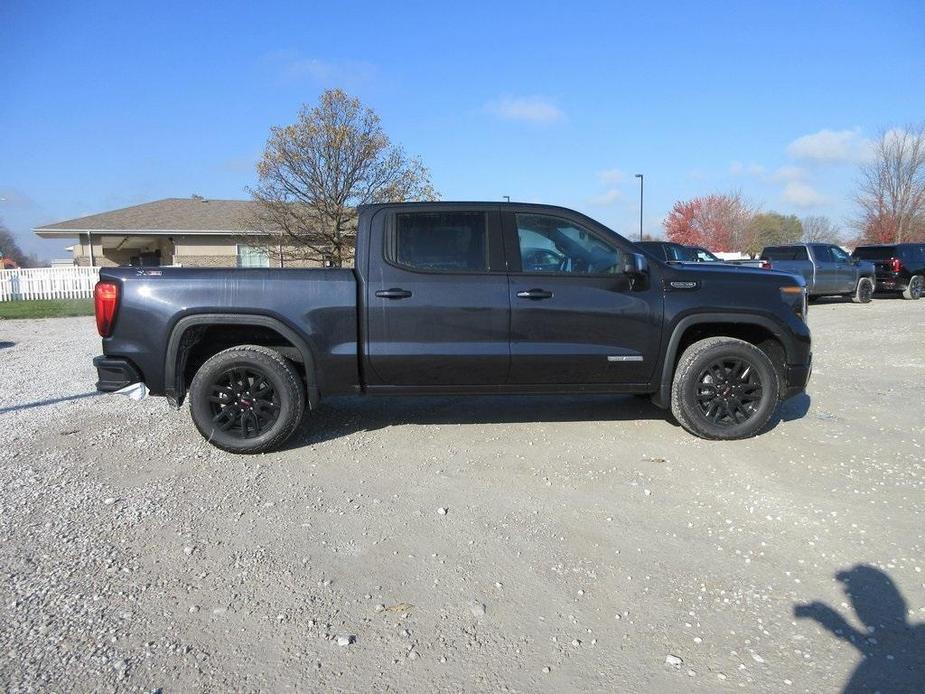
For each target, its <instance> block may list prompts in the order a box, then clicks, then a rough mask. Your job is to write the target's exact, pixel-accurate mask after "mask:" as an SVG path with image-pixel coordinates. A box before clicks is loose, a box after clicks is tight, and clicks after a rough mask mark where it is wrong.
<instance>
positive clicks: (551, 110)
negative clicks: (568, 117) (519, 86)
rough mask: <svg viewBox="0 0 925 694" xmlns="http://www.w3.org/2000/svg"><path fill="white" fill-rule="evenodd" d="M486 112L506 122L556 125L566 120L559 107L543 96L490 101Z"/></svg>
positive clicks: (504, 98)
mask: <svg viewBox="0 0 925 694" xmlns="http://www.w3.org/2000/svg"><path fill="white" fill-rule="evenodd" d="M485 110H486V111H487V112H488V113H491V114H493V115H495V116H498V117H499V118H504V119H505V120H520V121H527V122H530V123H554V122H556V121H560V120H562V119H563V118H565V114H564V113H562V111H561V110H560V109H559V107H558V106H556V105H555V104H554V103H552V102H551V101H549V100H548V99H545V98H543V97H541V96H521V97H503V98H501V99H495V100H494V101H489V102H488V103H487V104H485Z"/></svg>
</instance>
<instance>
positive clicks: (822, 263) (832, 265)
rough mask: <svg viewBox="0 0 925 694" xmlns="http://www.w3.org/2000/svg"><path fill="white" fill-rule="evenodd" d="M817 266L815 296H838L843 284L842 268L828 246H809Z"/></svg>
mask: <svg viewBox="0 0 925 694" xmlns="http://www.w3.org/2000/svg"><path fill="white" fill-rule="evenodd" d="M809 248H810V251H811V252H812V254H813V259H814V263H815V266H816V282H815V286H814V287H813V294H838V293H839V292H840V291H842V290H840V289H839V286H840V284H841V280H840V274H841V268H840V267H839V265H838V263H837V262H836V261H835V256H834V255H832V250H831V248H830V247H829V246H826V245H819V244H817V245H813V246H809Z"/></svg>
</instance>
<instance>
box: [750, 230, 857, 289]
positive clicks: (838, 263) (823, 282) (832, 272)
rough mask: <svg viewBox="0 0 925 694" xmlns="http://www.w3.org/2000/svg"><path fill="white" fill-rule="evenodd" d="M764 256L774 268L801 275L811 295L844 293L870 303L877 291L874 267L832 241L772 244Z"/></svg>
mask: <svg viewBox="0 0 925 694" xmlns="http://www.w3.org/2000/svg"><path fill="white" fill-rule="evenodd" d="M761 259H762V260H766V261H768V263H769V264H770V269H773V270H782V271H783V272H789V273H792V274H794V275H801V276H802V277H803V279H805V280H806V291H807V292H808V293H809V296H810V297H813V298H815V297H820V296H834V295H841V296H847V297H851V300H852V301H854V302H855V303H857V304H866V303H867V302H869V301H870V300H871V297H872V296H873V293H874V266H873V264H872V263H868V262H866V261H862V260H858V259H857V258H852V257H851V256H850V255H848V253H847V252H846V251H845V250H844V249H842V248H840V247H839V246H836V245H835V244H831V243H795V244H789V245H786V246H769V247H767V248H765V249H764V250H763V251H761Z"/></svg>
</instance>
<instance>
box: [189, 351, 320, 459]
mask: <svg viewBox="0 0 925 694" xmlns="http://www.w3.org/2000/svg"><path fill="white" fill-rule="evenodd" d="M242 374H244V375H243V376H242ZM252 391H253V392H252ZM189 393H190V398H189V400H190V413H191V415H192V417H193V423H194V424H195V425H196V428H197V429H199V433H200V434H202V436H203V438H204V439H206V441H208V442H209V443H211V444H212V445H213V446H216V447H218V448H221V449H222V450H225V451H228V452H229V453H264V452H266V451H271V450H274V449H276V448H278V447H279V446H281V445H282V444H283V443H284V442H285V441H286V439H288V438H289V437H290V436H292V433H293V432H294V431H295V430H296V428H297V427H298V426H299V423H300V422H301V421H302V415H303V413H304V412H305V386H304V384H303V382H302V377H301V375H300V374H299V372H298V370H297V369H296V367H295V365H294V364H293V363H292V362H291V361H289V360H288V359H286V358H285V357H283V356H282V355H281V354H280V353H279V352H276V351H274V350H272V349H270V348H268V347H263V346H260V345H238V346H236V347H231V348H229V349H226V350H224V351H222V352H219V353H218V354H216V355H215V356H213V357H211V358H210V359H209V360H207V361H206V363H205V364H203V365H202V366H201V367H200V368H199V370H198V371H197V372H196V376H195V377H194V378H193V382H192V384H191V385H190V391H189ZM261 395H265V396H266V399H265V400H263V399H260V396H261ZM258 403H259V404H258ZM263 403H267V405H266V406H264V405H263ZM258 407H259V408H260V409H259V412H260V415H261V416H262V417H266V419H267V420H269V421H265V422H263V423H264V424H265V426H264V427H263V428H260V426H261V422H259V421H258V419H257V417H256V416H255V415H254V414H251V413H253V412H255V411H258ZM223 413H226V414H223ZM267 413H270V414H269V415H268V414H267ZM273 413H275V416H274V415H273ZM238 417H240V422H238V421H236V420H237V419H238ZM229 422H230V423H229ZM223 425H224V426H223ZM248 425H250V426H248Z"/></svg>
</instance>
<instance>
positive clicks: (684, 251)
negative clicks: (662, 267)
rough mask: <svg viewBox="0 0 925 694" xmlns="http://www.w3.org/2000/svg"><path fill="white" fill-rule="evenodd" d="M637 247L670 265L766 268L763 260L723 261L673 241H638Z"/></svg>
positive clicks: (713, 255)
mask: <svg viewBox="0 0 925 694" xmlns="http://www.w3.org/2000/svg"><path fill="white" fill-rule="evenodd" d="M636 245H637V246H639V247H640V248H644V249H645V250H647V251H649V252H651V253H652V254H654V255H655V256H656V257H657V258H658V259H659V260H664V261H666V262H669V263H723V264H725V265H738V266H739V267H758V268H766V267H767V263H766V262H764V261H763V260H758V259H755V260H751V259H746V260H723V259H722V258H720V257H718V256H716V255H715V254H713V253H711V252H710V251H708V250H707V249H706V248H703V247H702V246H685V245H683V244H680V243H674V242H673V241H637V242H636Z"/></svg>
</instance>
